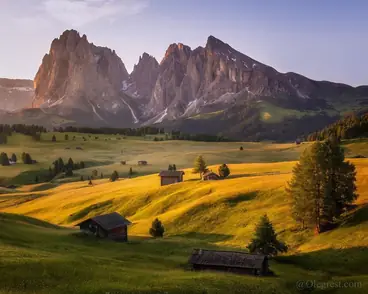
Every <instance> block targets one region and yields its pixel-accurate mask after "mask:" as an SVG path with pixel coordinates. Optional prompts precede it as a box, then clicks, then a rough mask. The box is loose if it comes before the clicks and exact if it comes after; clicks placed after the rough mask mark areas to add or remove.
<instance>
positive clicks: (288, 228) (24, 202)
mask: <svg viewBox="0 0 368 294" xmlns="http://www.w3.org/2000/svg"><path fill="white" fill-rule="evenodd" d="M352 161H353V162H354V163H355V164H356V166H357V170H358V188H359V191H358V192H359V194H360V198H359V200H358V202H357V208H356V209H355V210H354V211H353V212H351V213H350V215H348V216H346V219H345V221H344V224H342V226H341V227H339V228H338V229H336V230H333V231H331V232H327V233H323V234H321V235H319V236H314V235H313V233H312V232H311V231H300V230H298V229H297V228H296V227H295V224H294V222H293V221H292V219H291V217H290V199H288V198H287V196H286V195H285V192H284V188H285V183H286V182H287V180H288V179H289V178H290V171H291V169H292V167H293V165H294V164H295V162H279V163H255V164H233V165H230V168H231V170H232V175H231V177H230V178H229V179H226V180H223V181H214V182H202V181H199V180H198V175H195V174H192V173H191V172H190V170H186V176H185V182H184V183H179V184H175V185H171V186H167V187H159V179H158V177H157V175H156V174H155V175H148V176H143V177H138V178H135V179H125V180H120V181H118V182H115V183H110V182H108V181H107V180H98V181H95V185H94V186H93V187H88V186H87V182H76V183H67V184H63V185H60V186H57V187H54V188H51V189H47V190H44V189H42V184H41V185H34V186H26V187H24V188H22V189H20V190H19V191H18V192H15V193H12V194H3V195H1V196H0V210H1V211H3V212H8V213H16V214H24V215H28V216H32V217H36V218H39V219H42V220H45V221H49V222H51V223H54V224H59V225H63V226H65V227H70V229H66V228H62V229H57V228H55V227H50V225H47V224H44V223H42V222H39V221H37V222H36V221H33V220H32V221H30V219H28V218H24V217H21V218H20V219H18V217H17V216H12V215H10V216H9V215H7V214H5V216H4V215H3V216H2V218H3V220H2V223H3V224H5V226H2V227H4V228H5V229H2V230H1V231H0V232H1V233H0V234H1V235H0V240H1V242H2V243H1V244H2V245H1V246H2V247H3V248H2V252H3V254H5V255H4V257H5V256H6V258H5V259H3V258H2V259H1V260H2V261H1V263H0V264H1V265H2V268H7V269H8V268H9V269H10V271H6V272H7V273H6V275H7V277H9V280H6V281H5V282H4V281H3V282H2V286H3V288H5V289H7V290H6V291H8V292H6V291H5V292H4V293H19V292H11V291H13V290H14V289H18V291H20V292H22V291H23V292H22V293H24V292H27V291H28V292H29V293H33V292H32V291H35V292H37V293H62V292H63V291H67V292H68V293H104V292H103V291H105V292H109V291H110V292H113V291H118V290H119V291H121V290H122V289H124V291H126V292H123V293H224V292H226V291H231V292H232V293H247V292H248V291H251V293H271V292H272V293H299V292H298V290H297V287H296V284H295V283H296V282H297V281H298V280H316V281H318V283H320V284H318V283H317V286H318V288H321V287H323V286H322V285H324V284H323V283H327V282H328V281H330V282H331V281H350V282H356V283H358V282H359V283H361V284H359V286H358V285H355V286H354V287H353V286H352V287H350V288H348V289H347V288H344V289H342V288H341V287H340V288H336V287H335V288H334V289H328V290H329V292H328V293H365V291H366V290H367V288H366V287H367V285H368V284H367V283H366V282H367V281H368V272H367V270H366V267H365V266H364V265H365V264H366V262H367V261H368V253H367V246H368V235H367V231H368V222H367V220H368V219H367V204H368V192H366V191H367V189H366V188H367V186H366V185H367V180H366V178H367V173H368V160H366V159H354V160H352ZM212 168H214V167H212ZM47 188H50V187H47ZM111 211H118V212H120V213H122V214H123V215H125V216H126V217H127V218H128V219H129V220H131V221H132V222H133V225H132V226H131V228H130V230H129V234H130V236H133V237H131V242H130V243H128V244H115V243H112V242H107V243H106V241H96V240H94V239H92V240H91V239H88V238H87V239H85V238H77V237H76V236H73V235H72V233H73V232H75V230H73V229H72V228H71V227H72V225H73V224H75V223H77V222H78V221H80V220H82V219H85V218H87V217H90V216H93V215H96V214H99V213H105V212H111ZM264 213H267V214H268V216H269V217H270V219H271V221H272V222H273V224H274V226H275V229H276V230H277V232H278V233H279V237H280V239H282V240H284V241H285V242H286V243H287V244H288V245H289V246H290V252H289V253H288V255H287V256H282V257H279V258H277V259H276V260H275V261H273V262H272V264H271V269H272V270H273V271H274V272H275V274H276V277H272V278H271V277H270V278H254V277H243V276H241V277H240V276H234V275H227V274H215V273H193V272H188V271H187V270H186V269H185V264H186V261H187V258H188V256H189V254H190V252H191V250H192V249H193V248H195V247H206V248H213V247H217V246H219V247H221V248H224V247H226V248H237V249H238V250H239V249H240V250H242V249H244V248H245V246H246V244H247V243H248V242H249V241H250V239H251V237H252V233H253V230H254V227H255V224H256V222H257V221H258V219H259V217H260V216H261V215H262V214H264ZM155 217H159V218H160V219H161V220H162V221H163V223H164V225H165V227H166V230H167V234H166V237H165V238H164V239H163V240H153V239H151V238H149V237H148V236H147V235H148V228H149V226H150V223H151V221H152V220H153V219H154V218H155ZM4 219H5V220H4ZM29 222H31V223H29ZM14 230H15V231H14ZM12 232H15V233H12ZM4 250H5V251H4ZM4 252H6V253H4ZM15 261H16V262H15ZM14 264H16V266H15V265H14ZM33 268H35V270H32V269H33ZM18 271H19V272H20V273H21V276H18V274H17V273H18ZM36 272H37V273H38V275H36ZM41 273H42V276H44V277H45V278H44V279H42V278H41V277H42V276H41V277H39V275H40V274H41ZM71 275H72V276H73V277H69V276H71ZM22 279H25V281H27V282H23V284H22V283H21V280H22ZM58 279H62V280H63V281H66V280H68V281H69V282H68V283H66V284H58V285H57V286H55V284H56V280H58ZM9 281H10V282H9ZM80 281H83V282H81V283H79V282H80ZM27 283H28V284H27ZM364 283H365V284H364ZM0 285H1V284H0ZM19 285H20V286H19ZM25 285H29V286H25ZM6 287H7V288H6ZM19 287H20V288H19ZM22 287H23V288H22ZM50 287H55V288H53V291H51V290H50V289H51V288H50ZM326 287H327V288H328V286H326ZM329 287H331V286H329ZM319 290H321V289H316V291H317V292H318V291H319ZM325 290H326V289H325ZM47 291H51V292H47ZM150 291H151V292H150ZM152 291H153V292H152ZM155 291H156V292H155ZM185 291H189V292H185ZM0 293H1V292H0Z"/></svg>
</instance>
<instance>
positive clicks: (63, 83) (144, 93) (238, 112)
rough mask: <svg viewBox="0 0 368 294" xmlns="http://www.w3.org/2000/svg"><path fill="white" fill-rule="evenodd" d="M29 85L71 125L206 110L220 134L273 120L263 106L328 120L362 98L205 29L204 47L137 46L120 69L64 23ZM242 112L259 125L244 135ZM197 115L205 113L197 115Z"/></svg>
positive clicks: (361, 89)
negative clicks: (282, 67) (159, 54)
mask: <svg viewBox="0 0 368 294" xmlns="http://www.w3.org/2000/svg"><path fill="white" fill-rule="evenodd" d="M34 85H35V93H34V99H33V105H32V106H33V107H34V108H39V109H40V110H42V112H44V113H49V114H52V115H57V116H61V117H65V118H66V119H67V120H68V121H69V122H70V123H71V124H79V125H80V124H85V123H91V124H92V123H93V124H94V125H101V126H104V125H109V126H119V127H132V126H138V125H151V124H170V122H171V123H172V124H173V125H178V127H179V128H181V126H182V125H183V124H184V125H185V124H186V123H187V122H188V119H190V118H192V117H197V123H198V124H202V125H206V124H207V123H208V118H207V117H208V116H210V117H211V119H210V121H211V120H222V121H223V124H224V127H223V128H220V129H217V130H216V129H212V128H211V130H210V129H209V130H208V132H211V133H213V132H215V133H221V134H222V133H225V134H226V132H227V131H226V128H233V127H234V124H236V125H244V126H243V127H239V129H238V130H237V131H236V133H237V134H236V136H237V137H238V138H245V137H247V138H250V137H252V136H253V135H255V133H257V132H259V131H261V132H264V131H265V129H267V124H268V125H269V121H266V120H263V119H262V115H263V116H271V117H273V120H274V119H275V114H274V113H270V112H269V111H266V113H268V114H264V112H262V110H264V108H265V107H266V106H265V105H272V107H274V108H275V107H276V108H282V109H284V110H285V113H284V116H285V117H286V118H288V119H289V118H291V117H292V116H293V115H289V114H288V113H287V112H290V113H296V112H299V113H300V114H298V115H299V116H300V117H298V118H297V120H298V119H300V118H303V119H305V118H306V116H310V115H316V114H318V115H319V116H321V117H325V121H326V123H331V119H330V118H338V117H339V116H341V115H342V113H343V112H344V108H349V109H350V110H354V108H357V109H360V108H362V107H365V104H366V99H367V98H368V86H365V85H362V86H358V87H353V86H351V85H347V84H342V83H334V82H329V81H316V80H313V79H310V78H307V77H305V76H303V75H301V74H298V73H294V72H287V73H281V72H279V71H277V70H276V69H274V68H273V67H271V66H268V65H266V64H263V63H261V62H259V61H257V60H255V59H253V58H251V57H249V56H247V55H245V54H243V53H241V52H240V51H238V50H236V49H234V48H232V47H231V46H230V45H229V44H227V43H225V42H223V41H221V40H220V39H218V38H216V37H214V36H213V35H210V36H209V37H208V38H207V41H206V44H205V46H204V47H202V46H198V47H196V48H195V49H192V48H191V47H189V46H187V45H185V44H183V43H172V44H170V45H169V46H168V48H167V50H166V52H165V55H164V57H163V58H162V60H161V61H160V62H158V61H157V60H156V58H155V57H153V56H152V55H150V54H148V53H146V52H144V53H143V54H142V55H141V56H140V57H139V60H138V63H137V64H135V66H134V68H133V70H132V72H131V73H128V72H127V70H126V68H125V65H124V63H123V61H122V60H121V58H120V57H119V56H118V55H117V54H116V52H115V51H114V50H111V49H109V48H107V47H100V46H96V45H94V44H93V43H89V41H88V39H87V36H86V35H82V36H80V34H79V33H78V32H77V31H76V30H67V31H65V32H64V33H63V34H62V35H61V36H60V37H59V38H56V39H54V40H53V41H52V43H51V46H50V51H49V53H48V54H46V55H45V56H44V58H43V60H42V63H41V65H40V68H39V70H38V72H37V74H36V76H35V80H34ZM0 98H1V97H0ZM0 100H1V99H0ZM0 106H1V104H0ZM0 108H1V107H0ZM5 110H7V109H5ZM249 113H252V115H251V116H254V117H255V116H257V118H254V123H255V124H258V125H259V126H261V125H262V127H259V128H252V130H253V131H251V132H253V133H254V134H244V132H249V124H247V125H246V126H245V124H246V121H247V120H248V119H249ZM88 116H90V117H91V118H92V119H91V120H90V121H89V122H88V119H84V120H83V121H81V120H80V117H86V118H87V117H88ZM204 116H206V119H202V118H201V117H204ZM297 120H296V121H297ZM322 121H323V119H322V120H321V124H322V125H319V126H318V127H319V128H320V127H321V126H323V123H322ZM190 125H192V124H191V123H190ZM315 127H316V126H315ZM190 128H191V129H193V132H196V131H197V130H196V128H193V127H190ZM184 129H187V128H186V127H184ZM246 129H247V130H248V131H246ZM314 130H315V129H314V128H313V127H311V128H310V130H307V131H314ZM276 133H278V132H276ZM296 135H298V134H296V133H292V134H291V133H290V134H288V135H287V136H286V137H289V138H292V137H294V136H296ZM266 137H267V136H266ZM268 137H273V136H268Z"/></svg>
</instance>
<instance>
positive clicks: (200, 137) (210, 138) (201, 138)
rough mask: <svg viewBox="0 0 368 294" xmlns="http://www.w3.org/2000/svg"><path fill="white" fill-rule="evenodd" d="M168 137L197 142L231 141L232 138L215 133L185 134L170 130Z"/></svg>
mask: <svg viewBox="0 0 368 294" xmlns="http://www.w3.org/2000/svg"><path fill="white" fill-rule="evenodd" d="M170 137H171V139H172V140H186V141H198V142H233V140H231V139H229V138H226V137H223V136H217V135H208V134H186V133H182V132H180V131H171V133H170Z"/></svg>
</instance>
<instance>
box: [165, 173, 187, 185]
mask: <svg viewBox="0 0 368 294" xmlns="http://www.w3.org/2000/svg"><path fill="white" fill-rule="evenodd" d="M184 175H185V173H184V172H183V171H174V170H164V171H161V172H160V173H159V176H160V177H161V186H166V185H171V184H175V183H180V182H182V181H183V176H184Z"/></svg>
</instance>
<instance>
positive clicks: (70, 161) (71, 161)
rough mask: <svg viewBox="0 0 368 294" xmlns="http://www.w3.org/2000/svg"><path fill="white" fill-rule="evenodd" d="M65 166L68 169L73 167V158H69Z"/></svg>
mask: <svg viewBox="0 0 368 294" xmlns="http://www.w3.org/2000/svg"><path fill="white" fill-rule="evenodd" d="M67 167H68V168H69V169H74V162H73V159H71V158H69V160H68V164H67Z"/></svg>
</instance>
